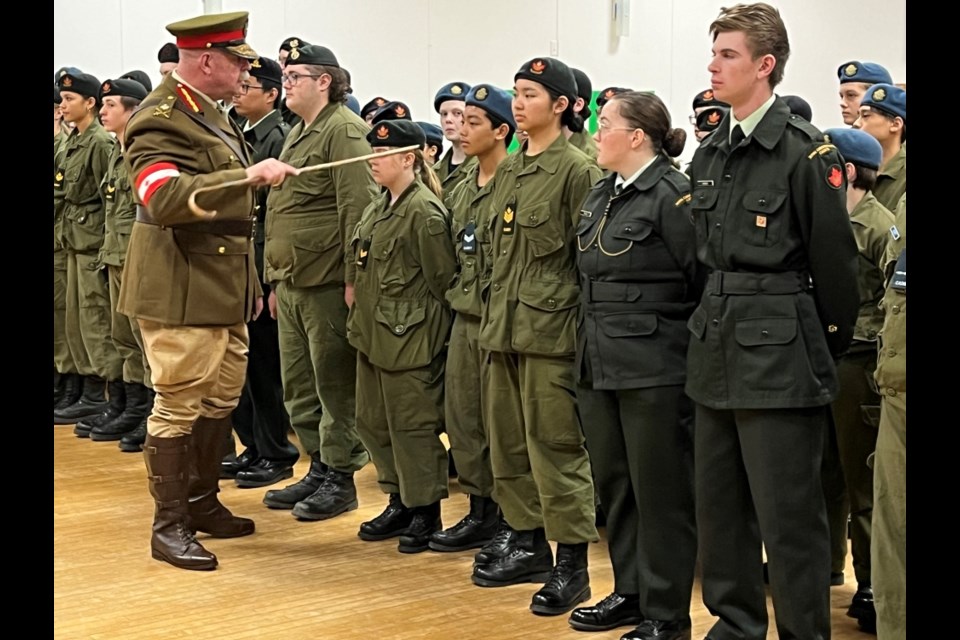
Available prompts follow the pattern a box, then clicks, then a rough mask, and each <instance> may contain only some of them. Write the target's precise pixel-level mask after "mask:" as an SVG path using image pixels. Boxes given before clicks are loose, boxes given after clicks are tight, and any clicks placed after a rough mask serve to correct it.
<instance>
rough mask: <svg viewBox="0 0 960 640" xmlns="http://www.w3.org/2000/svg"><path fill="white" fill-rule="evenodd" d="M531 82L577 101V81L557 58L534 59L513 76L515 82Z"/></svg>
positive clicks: (525, 63) (524, 64)
mask: <svg viewBox="0 0 960 640" xmlns="http://www.w3.org/2000/svg"><path fill="white" fill-rule="evenodd" d="M520 78H523V79H524V80H530V81H531V82H536V83H537V84H540V85H543V86H544V87H546V88H547V89H548V90H551V89H552V90H553V91H554V93H556V94H557V95H561V96H566V97H567V99H568V100H570V101H571V102H573V101H575V100H576V99H577V79H576V77H574V75H573V71H571V70H570V67H568V66H567V65H566V64H564V63H563V62H561V61H560V60H557V59H556V58H534V59H533V60H528V61H527V62H524V63H523V66H522V67H520V70H519V71H517V72H516V73H515V74H514V75H513V81H514V82H516V81H517V80H518V79H520Z"/></svg>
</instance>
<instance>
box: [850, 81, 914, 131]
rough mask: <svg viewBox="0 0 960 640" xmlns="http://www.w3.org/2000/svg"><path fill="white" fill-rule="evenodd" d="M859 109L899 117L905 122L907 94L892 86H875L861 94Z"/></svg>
mask: <svg viewBox="0 0 960 640" xmlns="http://www.w3.org/2000/svg"><path fill="white" fill-rule="evenodd" d="M860 106H861V107H870V108H871V109H879V110H880V111H883V112H884V113H886V114H889V115H891V116H900V118H902V119H903V121H904V122H906V121H907V92H906V91H904V90H903V89H901V88H900V87H898V86H896V85H892V84H887V83H881V84H875V85H873V86H872V87H870V88H869V89H867V92H866V93H865V94H863V99H862V100H860Z"/></svg>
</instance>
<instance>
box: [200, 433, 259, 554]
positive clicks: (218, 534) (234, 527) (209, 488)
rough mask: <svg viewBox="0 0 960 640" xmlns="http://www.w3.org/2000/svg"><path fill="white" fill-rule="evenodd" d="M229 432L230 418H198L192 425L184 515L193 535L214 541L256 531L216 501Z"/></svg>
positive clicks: (246, 519)
mask: <svg viewBox="0 0 960 640" xmlns="http://www.w3.org/2000/svg"><path fill="white" fill-rule="evenodd" d="M232 428H233V425H232V423H231V421H230V418H229V417H226V418H204V417H200V418H197V421H196V422H194V423H193V442H192V445H191V447H190V490H189V504H188V507H187V514H188V515H189V524H190V526H191V528H193V530H194V531H202V532H203V533H208V534H210V535H211V536H213V537H214V538H239V537H241V536H248V535H250V534H251V533H253V532H254V529H255V528H256V527H255V525H254V522H253V520H251V519H250V518H241V517H239V516H235V515H233V514H232V513H230V510H229V509H227V508H226V507H225V506H223V505H222V504H221V503H220V499H219V498H217V493H219V492H220V461H221V460H223V449H224V445H225V444H226V442H227V433H228V432H229V431H230V430H231V429H232Z"/></svg>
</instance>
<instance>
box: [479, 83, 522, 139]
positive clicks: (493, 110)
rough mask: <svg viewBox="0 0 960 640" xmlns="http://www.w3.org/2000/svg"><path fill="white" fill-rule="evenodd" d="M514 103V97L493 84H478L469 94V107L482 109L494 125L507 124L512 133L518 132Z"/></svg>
mask: <svg viewBox="0 0 960 640" xmlns="http://www.w3.org/2000/svg"><path fill="white" fill-rule="evenodd" d="M512 103H513V97H512V96H511V95H510V94H509V93H507V92H506V91H504V90H503V89H500V88H498V87H495V86H493V85H492V84H478V85H477V86H475V87H474V88H473V89H471V90H470V93H468V94H467V106H473V107H480V108H481V109H483V110H484V111H486V112H487V116H489V117H490V120H491V122H493V124H494V125H496V126H500V125H501V124H506V125H507V126H508V127H510V131H516V130H517V123H516V122H515V121H514V119H513V108H512V107H511V105H512Z"/></svg>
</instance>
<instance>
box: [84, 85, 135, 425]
mask: <svg viewBox="0 0 960 640" xmlns="http://www.w3.org/2000/svg"><path fill="white" fill-rule="evenodd" d="M100 95H101V101H102V102H103V106H102V107H100V119H101V121H102V122H103V128H104V129H106V130H107V131H109V132H111V133H113V134H115V135H116V136H117V141H118V144H116V145H114V147H113V149H112V150H111V152H110V159H109V161H108V162H107V172H106V175H105V176H104V179H103V182H102V183H101V184H100V194H101V197H102V198H103V203H104V207H105V209H104V220H105V224H104V234H103V246H101V247H100V258H99V262H100V264H102V265H104V266H105V267H106V269H107V276H108V280H109V287H110V335H111V337H112V338H113V344H114V346H116V348H117V351H118V352H119V354H120V357H121V358H122V359H123V388H124V393H123V394H118V396H113V395H111V397H110V404H109V405H108V407H107V410H106V411H104V412H103V413H101V414H100V415H99V416H96V417H94V418H87V419H84V420H81V421H80V422H78V423H77V426H76V428H75V432H77V433H78V435H79V434H81V433H82V432H86V433H87V434H88V435H89V436H90V438H91V439H92V440H119V439H120V438H122V437H123V435H124V434H126V433H128V432H130V431H133V430H134V429H135V428H137V425H139V424H140V423H141V422H143V421H144V420H145V419H146V417H147V414H148V413H149V412H150V409H151V408H152V407H153V398H152V397H151V396H150V395H149V394H150V393H152V391H150V392H148V387H151V386H152V385H151V383H150V366H149V365H148V364H147V362H146V358H144V355H143V346H142V345H143V339H142V338H141V337H140V325H139V324H138V323H137V321H136V320H134V319H132V318H128V317H127V316H125V315H123V314H122V313H120V312H119V311H117V303H118V301H119V299H120V276H121V274H122V272H123V263H124V259H125V258H126V255H127V244H128V243H129V242H130V234H131V233H132V231H133V222H134V220H135V219H136V215H137V206H136V203H135V202H134V200H133V190H132V189H131V188H130V179H129V177H128V172H127V168H126V167H125V166H124V164H123V132H124V130H125V129H126V126H127V120H129V119H130V116H131V115H133V110H134V109H135V108H136V107H137V105H139V104H140V101H141V100H143V99H144V98H146V97H147V89H146V87H144V86H143V85H142V84H140V83H139V82H137V81H135V80H126V79H119V80H107V81H106V82H104V83H103V84H102V85H101V87H100Z"/></svg>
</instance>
